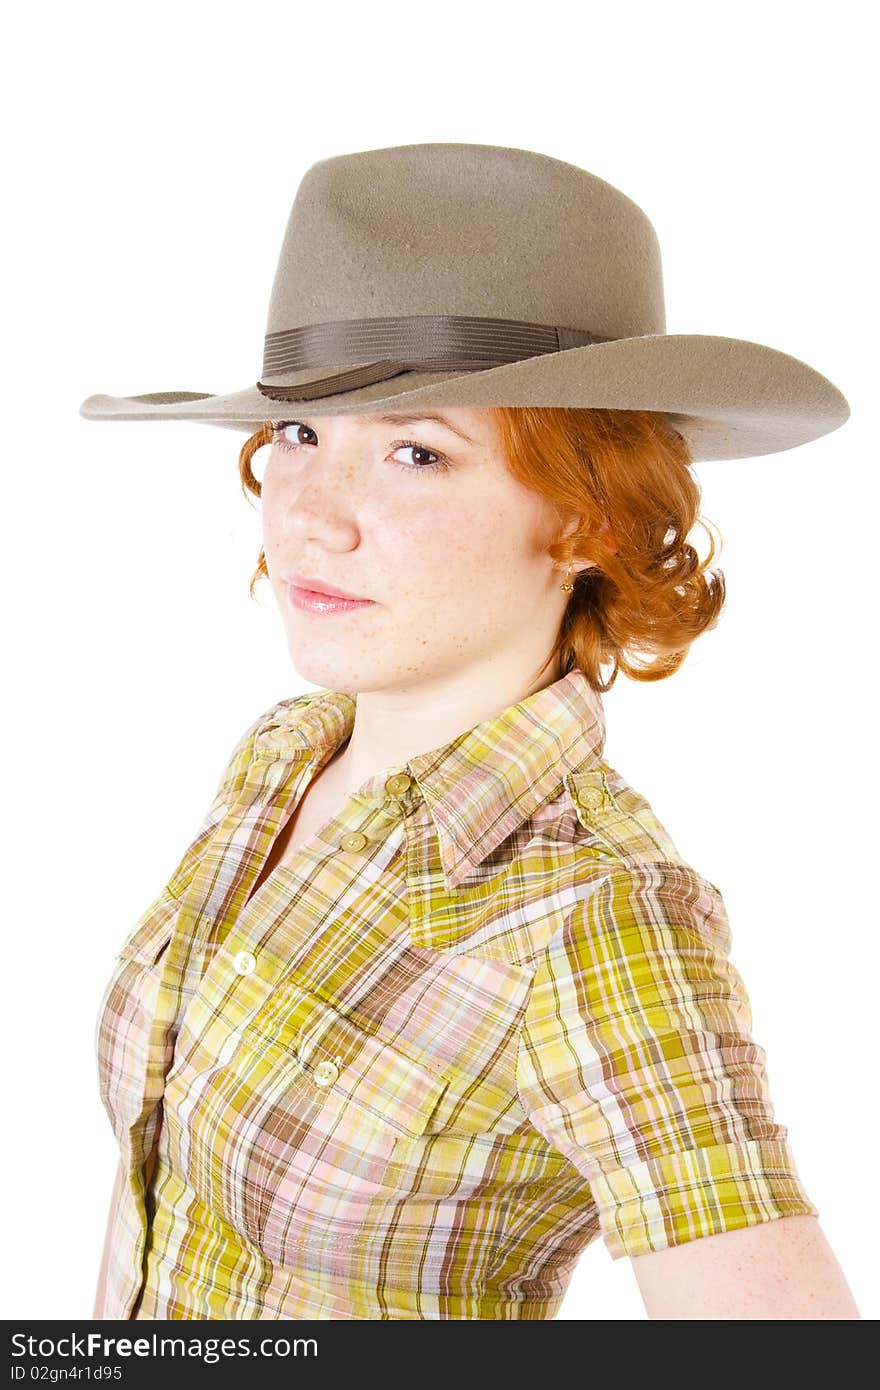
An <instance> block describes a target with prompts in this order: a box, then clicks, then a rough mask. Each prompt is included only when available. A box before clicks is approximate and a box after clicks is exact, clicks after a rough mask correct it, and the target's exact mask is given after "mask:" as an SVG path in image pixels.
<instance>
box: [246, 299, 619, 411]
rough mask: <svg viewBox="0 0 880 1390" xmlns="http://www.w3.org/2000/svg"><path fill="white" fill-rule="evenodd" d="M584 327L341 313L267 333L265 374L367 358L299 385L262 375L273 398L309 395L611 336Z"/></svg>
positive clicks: (482, 366) (496, 363)
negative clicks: (270, 380) (364, 316)
mask: <svg viewBox="0 0 880 1390" xmlns="http://www.w3.org/2000/svg"><path fill="white" fill-rule="evenodd" d="M614 341H616V340H615V339H613V338H602V337H600V336H599V335H598V334H597V333H590V332H588V331H587V330H586V329H585V328H561V327H557V326H554V325H551V324H544V323H528V322H526V321H525V320H522V319H484V318H471V317H468V316H467V315H465V314H414V315H411V316H407V317H402V318H370V319H335V320H333V321H331V322H329V323H310V324H306V325H304V326H303V327H301V328H288V329H284V330H282V331H281V332H278V333H267V334H266V338H265V344H264V350H263V376H280V375H282V374H283V373H284V372H294V371H300V370H301V369H302V368H303V367H330V366H334V365H336V364H337V363H339V362H354V363H359V364H361V365H359V366H355V367H352V368H351V370H346V371H343V372H337V373H335V374H334V375H333V376H325V377H320V378H317V379H316V380H314V381H300V382H297V384H296V385H295V386H270V385H267V384H266V383H265V382H263V381H258V382H257V390H258V391H261V392H262V394H263V395H264V396H268V397H269V398H270V399H271V400H275V401H307V400H315V399H317V398H319V397H320V396H332V395H336V394H337V393H338V392H340V391H355V390H357V389H358V387H360V386H371V385H372V384H373V383H374V382H377V381H387V380H389V379H390V378H391V377H395V376H400V375H402V374H403V373H404V372H449V371H452V372H473V371H484V370H486V369H487V368H490V367H501V366H503V365H504V364H505V363H506V362H519V361H521V360H522V359H524V358H526V357H539V356H541V355H543V354H544V353H548V352H564V351H565V349H566V348H573V347H585V346H587V345H588V344H590V343H611V342H614Z"/></svg>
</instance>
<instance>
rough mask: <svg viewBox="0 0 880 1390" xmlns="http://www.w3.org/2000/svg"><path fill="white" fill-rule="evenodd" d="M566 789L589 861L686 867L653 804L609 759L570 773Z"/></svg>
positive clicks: (621, 865)
mask: <svg viewBox="0 0 880 1390" xmlns="http://www.w3.org/2000/svg"><path fill="white" fill-rule="evenodd" d="M566 784H567V786H568V789H569V791H570V793H571V796H572V799H573V801H574V805H575V810H576V813H577V818H578V822H579V826H578V831H577V837H578V848H579V850H581V851H582V853H583V856H584V858H585V859H586V860H590V859H598V860H604V861H606V862H607V861H608V860H611V861H614V862H615V863H616V864H617V865H618V866H620V867H624V866H626V865H627V864H630V865H636V864H644V863H647V862H657V861H663V862H669V863H683V862H684V860H683V857H682V854H681V852H680V850H679V848H678V845H677V844H676V842H675V840H674V838H673V836H672V834H671V832H670V830H669V829H668V827H667V825H666V824H665V822H664V821H663V820H662V819H661V817H660V815H659V814H658V812H657V810H656V809H655V807H654V805H653V803H652V802H651V801H650V800H649V799H648V797H647V796H646V795H645V794H644V792H642V791H641V790H639V788H638V787H636V786H634V785H633V784H632V782H630V781H629V780H628V778H626V777H625V776H624V775H623V773H622V772H620V771H618V769H617V768H616V767H614V766H612V764H611V763H610V762H608V761H607V760H606V759H604V758H599V759H597V760H595V761H593V762H591V763H590V764H589V765H587V766H586V767H584V768H581V769H579V770H576V771H573V772H570V773H569V774H568V776H567V777H566Z"/></svg>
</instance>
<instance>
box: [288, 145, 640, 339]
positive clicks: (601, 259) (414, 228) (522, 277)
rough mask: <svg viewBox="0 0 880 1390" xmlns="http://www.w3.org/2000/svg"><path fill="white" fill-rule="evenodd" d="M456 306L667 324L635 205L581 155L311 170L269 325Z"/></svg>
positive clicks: (401, 161)
mask: <svg viewBox="0 0 880 1390" xmlns="http://www.w3.org/2000/svg"><path fill="white" fill-rule="evenodd" d="M421 315H464V316H471V317H477V318H482V317H484V318H493V319H510V320H524V321H528V322H534V323H539V324H558V325H563V326H566V327H571V328H581V329H586V330H588V331H589V332H592V333H596V334H599V335H602V336H603V337H608V338H626V337H634V336H639V335H642V334H654V333H664V332H665V330H666V316H665V307H664V298H663V275H662V267H661V257H660V246H659V242H658V239H657V235H656V232H655V231H654V228H653V226H652V224H651V222H650V221H649V220H648V218H647V216H646V215H645V213H644V212H643V211H642V209H641V208H640V207H639V206H638V205H637V204H636V203H634V202H633V201H632V199H631V198H628V197H627V196H626V195H625V194H624V193H621V192H620V191H619V190H618V189H616V188H614V187H613V186H612V185H611V184H609V183H606V182H605V181H604V180H603V179H600V178H598V177H597V176H596V175H595V174H591V173H589V172H587V171H586V170H584V169H580V168H578V167H577V166H576V165H573V164H569V163H567V162H565V161H564V160H560V159H554V158H553V157H551V156H549V155H543V154H537V153H535V152H533V151H529V150H520V149H512V148H508V147H506V146H498V145H471V144H418V145H397V146H390V147H388V148H384V149H378V150H366V151H362V152H359V153H354V154H344V155H337V156H334V157H332V158H328V159H322V160H319V161H318V162H317V163H315V164H312V165H311V166H310V167H309V168H308V169H307V170H306V172H305V174H304V175H303V177H302V180H301V181H300V184H299V186H298V189H297V192H296V196H295V198H294V202H293V206H292V208H291V211H290V215H289V218H288V222H287V228H286V231H285V236H284V242H283V244H282V248H281V253H280V256H279V259H278V266H277V269H276V272H275V278H274V282H273V286H272V293H271V297H270V303H269V315H268V320H267V325H266V333H267V335H269V334H272V333H281V332H284V331H286V330H290V329H295V328H300V327H304V326H306V325H310V324H321V323H329V322H338V321H341V320H350V319H370V318H384V317H395V316H400V317H409V316H421Z"/></svg>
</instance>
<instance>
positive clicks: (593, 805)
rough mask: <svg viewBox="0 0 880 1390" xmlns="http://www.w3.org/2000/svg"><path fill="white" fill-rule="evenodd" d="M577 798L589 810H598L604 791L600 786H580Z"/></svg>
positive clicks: (602, 800) (603, 797)
mask: <svg viewBox="0 0 880 1390" xmlns="http://www.w3.org/2000/svg"><path fill="white" fill-rule="evenodd" d="M577 799H578V803H579V804H580V805H581V806H586V807H587V809H588V810H590V811H598V809H599V807H600V806H601V805H602V803H603V802H604V800H605V793H604V792H603V791H602V788H601V787H581V789H580V791H579V792H578V794H577Z"/></svg>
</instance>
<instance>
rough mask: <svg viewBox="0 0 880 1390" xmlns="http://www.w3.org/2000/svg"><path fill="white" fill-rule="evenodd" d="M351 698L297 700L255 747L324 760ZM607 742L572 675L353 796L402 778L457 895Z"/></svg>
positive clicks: (600, 717)
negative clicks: (414, 792)
mask: <svg viewBox="0 0 880 1390" xmlns="http://www.w3.org/2000/svg"><path fill="white" fill-rule="evenodd" d="M356 700H357V697H356V695H352V694H349V693H348V692H345V691H338V690H319V691H316V692H314V693H311V694H309V695H307V696H305V697H303V696H299V697H295V698H294V699H293V700H292V701H291V702H290V706H289V714H288V716H287V719H286V720H284V719H283V718H282V719H281V722H280V726H278V725H275V726H273V727H272V728H271V729H269V730H267V731H266V732H265V733H264V734H263V735H261V736H260V737H258V739H257V744H258V746H260V745H262V747H263V748H264V749H266V751H269V749H273V750H274V752H275V754H276V755H277V754H278V753H280V752H282V751H283V746H284V745H287V744H289V743H292V744H293V747H294V749H296V750H298V751H301V750H303V749H308V750H311V751H312V753H317V754H318V760H319V762H320V763H323V762H326V761H327V760H328V759H329V758H330V757H331V756H332V754H333V753H334V752H335V751H336V749H337V748H339V746H340V744H341V743H342V742H343V741H344V740H345V739H347V738H348V736H349V735H350V733H351V731H352V728H353V727H354V717H355V708H356ZM279 741H280V745H281V746H279ZM604 742H605V713H604V708H603V704H602V698H601V696H600V694H599V693H598V692H597V691H595V690H594V689H593V687H592V686H591V685H590V683H589V681H588V680H587V678H586V676H585V675H584V674H583V672H582V671H580V670H579V669H577V668H574V669H573V670H571V671H569V672H568V673H567V674H566V675H565V676H563V677H561V679H559V680H557V681H555V682H554V683H553V684H551V685H547V686H545V687H544V688H543V689H542V690H537V691H535V692H534V693H533V694H531V695H528V696H526V698H525V699H524V700H520V701H518V702H517V703H516V704H514V705H509V706H508V707H507V708H506V709H503V710H501V712H500V713H498V714H495V715H492V716H491V717H490V718H489V719H485V720H483V721H482V722H481V723H479V724H476V725H475V726H474V727H473V728H472V729H469V730H468V731H467V732H466V733H463V734H459V735H458V736H457V737H456V738H454V739H452V740H451V741H450V742H449V743H446V744H444V745H443V746H442V747H440V748H435V749H432V750H431V751H430V752H427V753H419V754H416V755H415V756H414V757H412V758H410V759H409V760H408V762H406V763H402V764H400V765H399V766H395V767H386V768H383V769H382V770H381V771H380V772H378V773H376V774H375V775H374V776H373V777H371V778H369V779H368V781H367V782H366V783H364V784H363V786H362V787H361V788H360V789H359V793H358V794H359V796H361V797H364V798H370V797H378V798H379V799H382V798H384V797H386V796H387V795H388V792H387V789H386V787H385V783H386V782H387V780H388V778H389V777H391V776H392V775H393V774H394V773H400V772H408V773H409V774H410V776H411V777H413V779H414V780H415V782H416V783H417V784H418V788H419V790H420V791H421V793H422V796H423V797H424V800H425V803H426V805H427V808H428V811H429V814H430V815H431V818H432V820H433V823H434V827H435V829H436V832H437V838H438V846H439V855H440V861H441V865H442V868H443V873H444V877H445V880H446V887H447V888H448V889H454V888H456V887H457V886H458V884H459V883H460V882H461V880H462V879H464V878H466V877H467V875H468V873H470V872H471V871H472V870H473V869H475V868H476V867H477V866H478V865H479V864H480V863H481V862H482V861H483V860H484V859H486V858H487V856H488V855H490V854H491V853H492V851H493V850H494V849H496V848H497V846H498V845H499V844H501V842H502V841H503V840H505V839H506V838H507V836H508V835H510V834H511V833H512V832H513V831H514V830H515V829H516V828H517V826H519V825H521V824H522V823H523V821H525V820H527V819H528V818H529V816H531V815H532V814H533V813H534V812H535V811H536V810H537V808H538V807H539V806H541V805H543V804H544V803H545V802H546V801H549V800H550V799H551V798H552V797H553V796H556V795H558V793H559V792H560V791H561V789H562V787H563V785H564V784H565V780H566V775H567V774H568V773H571V772H582V771H584V770H585V769H588V768H590V767H593V766H594V765H595V764H596V763H597V762H598V761H599V760H600V758H601V754H602V749H603V747H604Z"/></svg>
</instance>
